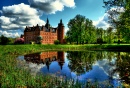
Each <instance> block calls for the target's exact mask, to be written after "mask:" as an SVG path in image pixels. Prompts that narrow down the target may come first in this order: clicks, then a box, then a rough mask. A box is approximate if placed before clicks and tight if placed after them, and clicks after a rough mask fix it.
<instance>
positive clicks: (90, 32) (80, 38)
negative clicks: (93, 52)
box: [66, 14, 96, 44]
mask: <svg viewBox="0 0 130 88" xmlns="http://www.w3.org/2000/svg"><path fill="white" fill-rule="evenodd" d="M68 28H69V31H67V34H66V35H67V41H69V42H70V43H71V42H76V43H77V44H84V43H94V42H95V41H96V37H95V33H96V32H95V27H94V26H93V25H92V21H91V20H89V19H88V18H85V16H82V15H79V14H78V15H76V16H75V17H74V18H73V19H70V21H69V23H68Z"/></svg>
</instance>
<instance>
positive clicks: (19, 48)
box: [0, 45, 130, 88]
mask: <svg viewBox="0 0 130 88" xmlns="http://www.w3.org/2000/svg"><path fill="white" fill-rule="evenodd" d="M113 47H123V49H124V48H126V47H127V49H128V48H129V47H130V46H129V45H123V46H115V45H113V46H111V45H110V46H109V45H104V46H102V45H5V46H0V86H1V87H2V88H22V87H23V88H59V87H61V88H83V87H86V88H93V87H94V88H99V86H100V85H99V84H98V83H97V82H95V83H91V82H86V83H85V84H84V85H83V84H81V83H80V82H78V81H77V82H74V80H65V78H62V77H56V76H50V75H39V76H32V75H31V74H30V73H29V71H28V70H27V69H23V68H18V67H17V66H16V64H17V59H16V58H17V56H18V55H24V54H28V53H34V52H39V51H45V50H90V49H91V50H96V49H106V48H109V49H110V48H113ZM116 49H117V48H116ZM103 86H104V88H106V87H109V88H110V87H112V86H111V85H109V84H107V83H106V84H105V85H103ZM127 86H129V85H127Z"/></svg>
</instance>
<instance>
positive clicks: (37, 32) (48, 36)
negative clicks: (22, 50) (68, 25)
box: [24, 18, 64, 44]
mask: <svg viewBox="0 0 130 88" xmlns="http://www.w3.org/2000/svg"><path fill="white" fill-rule="evenodd" d="M39 38H41V39H40V42H41V43H42V44H54V41H55V40H59V42H60V43H61V44H63V43H64V41H63V39H64V24H63V23H62V19H61V20H60V23H59V24H58V27H57V28H53V27H51V26H50V24H49V20H48V18H47V22H46V24H45V26H39V25H38V24H37V25H36V26H33V27H27V26H26V28H25V30H24V43H25V44H28V43H30V42H35V43H39Z"/></svg>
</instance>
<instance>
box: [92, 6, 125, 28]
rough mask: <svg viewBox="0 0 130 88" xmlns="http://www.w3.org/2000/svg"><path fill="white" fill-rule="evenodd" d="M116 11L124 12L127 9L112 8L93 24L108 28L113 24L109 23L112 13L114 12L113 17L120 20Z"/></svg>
mask: <svg viewBox="0 0 130 88" xmlns="http://www.w3.org/2000/svg"><path fill="white" fill-rule="evenodd" d="M116 11H117V12H119V13H122V12H124V11H125V9H124V8H123V7H117V8H111V9H110V10H108V11H107V13H105V14H104V15H103V16H102V17H100V18H99V19H98V20H97V21H93V25H95V26H96V27H99V28H103V29H107V28H108V27H110V26H111V25H110V24H109V23H108V21H109V16H110V14H113V19H115V20H118V16H119V15H118V14H117V15H116Z"/></svg>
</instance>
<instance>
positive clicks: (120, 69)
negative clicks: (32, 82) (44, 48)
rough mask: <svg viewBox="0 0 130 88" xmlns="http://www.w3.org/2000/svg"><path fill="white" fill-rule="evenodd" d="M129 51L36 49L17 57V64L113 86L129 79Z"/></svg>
mask: <svg viewBox="0 0 130 88" xmlns="http://www.w3.org/2000/svg"><path fill="white" fill-rule="evenodd" d="M129 57H130V55H129V52H106V51H98V52H97V51H90V52H86V51H68V52H61V51H60V52H57V51H51V52H50V51H48V52H39V53H33V54H28V55H24V56H19V57H18V66H19V67H24V68H27V69H29V70H30V72H31V74H32V75H37V74H39V73H40V74H41V73H42V74H50V75H56V76H62V77H65V78H68V79H74V80H79V81H80V82H86V81H91V82H94V81H98V82H102V83H110V84H112V85H114V86H115V87H117V86H121V83H122V82H126V83H128V84H129V83H130V69H129V67H130V59H129Z"/></svg>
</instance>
